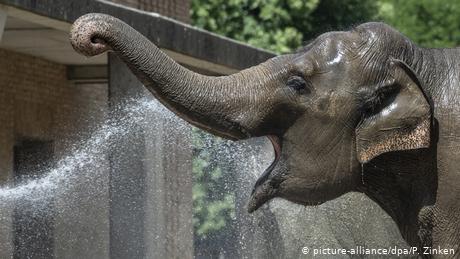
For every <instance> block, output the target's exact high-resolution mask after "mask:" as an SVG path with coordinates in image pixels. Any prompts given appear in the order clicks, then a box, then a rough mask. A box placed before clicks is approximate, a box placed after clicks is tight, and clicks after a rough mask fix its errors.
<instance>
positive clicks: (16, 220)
mask: <svg viewBox="0 0 460 259" xmlns="http://www.w3.org/2000/svg"><path fill="white" fill-rule="evenodd" d="M52 161H53V143H52V142H50V141H38V140H23V141H20V142H18V143H17V144H16V145H15V146H14V180H15V184H16V185H19V184H22V183H26V182H27V181H28V180H31V179H34V178H37V177H40V176H41V175H42V174H43V173H44V172H45V171H46V169H47V168H49V167H50V166H52ZM32 195H37V193H34V194H32ZM53 215H54V213H53V206H52V201H46V202H44V203H42V204H37V203H36V202H35V203H34V202H33V201H30V200H28V199H22V200H17V201H16V204H15V207H14V211H13V243H14V250H13V258H14V259H26V258H27V259H28V258H40V259H47V258H53V222H54V220H53Z"/></svg>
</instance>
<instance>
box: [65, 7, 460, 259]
mask: <svg viewBox="0 0 460 259" xmlns="http://www.w3.org/2000/svg"><path fill="white" fill-rule="evenodd" d="M71 43H72V45H73V47H74V48H75V50H76V51H78V52H80V53H82V54H83V55H86V56H93V55H97V54H100V53H102V52H104V51H106V50H109V49H110V50H113V51H115V52H116V53H118V55H119V56H120V57H121V58H122V59H123V60H124V61H125V62H126V63H127V64H128V66H129V67H130V69H131V70H132V71H133V73H134V74H135V75H136V76H137V77H138V78H139V79H140V80H141V81H142V82H143V84H144V85H145V86H146V87H147V88H148V89H149V90H150V92H151V93H152V94H153V95H154V96H155V97H156V98H158V99H159V100H160V101H161V102H162V103H163V104H164V105H165V106H167V107H168V108H169V109H171V110H172V111H174V112H175V113H176V114H177V115H178V116H180V117H182V118H184V119H185V120H187V121H188V122H190V123H191V124H193V125H195V126H197V127H200V128H202V129H204V130H207V131H209V132H211V133H213V134H215V135H218V136H221V137H225V138H229V139H233V140H239V139H245V138H250V137H257V136H268V137H269V138H270V140H271V141H272V143H273V146H274V149H275V153H276V158H275V161H274V162H273V164H272V165H271V166H270V167H269V168H268V169H267V170H266V171H265V172H264V173H263V175H262V176H261V177H260V179H259V180H258V181H257V183H256V185H255V187H254V190H253V193H252V196H251V199H250V201H249V204H248V206H249V208H248V209H249V211H250V212H252V211H254V210H256V209H258V208H259V207H260V206H262V205H263V204H264V203H266V202H267V201H269V200H270V199H272V198H274V197H281V198H285V199H287V200H290V201H292V202H296V203H300V204H304V205H315V204H320V203H323V202H325V201H328V200H331V199H334V198H336V197H339V196H341V195H342V194H344V193H347V192H351V191H358V192H363V193H365V194H367V195H368V196H369V197H370V198H372V199H373V200H374V201H376V202H377V203H378V204H379V205H380V206H381V207H382V208H383V209H385V210H386V211H387V212H388V213H389V215H390V216H391V217H392V218H393V219H394V220H395V222H396V223H397V224H398V226H399V228H400V231H401V233H402V235H403V236H404V238H405V239H406V240H407V241H408V242H409V244H411V245H412V246H418V247H422V246H433V247H438V246H440V247H441V248H454V249H456V255H450V257H458V256H460V249H459V245H460V202H459V201H460V172H459V165H460V161H459V160H457V159H458V157H459V154H460V148H459V145H460V129H458V127H457V125H460V124H459V123H460V117H459V115H458V114H459V112H460V95H459V94H458V93H459V92H460V84H459V83H460V82H459V71H460V70H459V62H458V61H457V60H458V57H460V52H459V50H457V49H424V48H420V47H417V46H416V45H415V44H413V43H412V42H411V41H410V40H409V39H407V38H406V37H405V36H404V35H402V34H400V33H399V32H397V31H396V30H394V29H392V28H391V27H389V26H387V25H385V24H382V23H365V24H362V25H360V26H357V27H356V28H354V29H353V30H350V31H340V32H329V33H325V34H323V35H321V36H319V37H318V38H317V39H315V40H314V41H313V42H312V43H310V44H308V45H307V46H306V47H304V48H303V49H302V50H300V51H298V52H297V53H294V54H288V55H282V56H278V57H275V58H273V59H270V60H268V61H266V62H264V63H262V64H260V65H258V66H255V67H252V68H249V69H246V70H243V71H241V72H239V73H236V74H233V75H230V76H222V77H208V76H203V75H200V74H197V73H194V72H191V71H189V70H187V69H186V68H184V67H182V66H180V65H178V64H177V63H176V62H174V61H173V60H172V59H170V58H169V57H167V56H166V55H165V54H164V53H162V52H161V51H160V50H159V49H158V48H157V47H156V46H155V45H154V44H152V43H151V42H150V41H148V40H147V39H146V38H145V37H143V36H142V35H140V34H139V33H138V32H137V31H135V30H134V29H132V28H131V27H129V26H128V25H126V24H124V23H123V22H121V21H120V20H118V19H116V18H113V17H111V16H107V15H102V14H88V15H85V16H82V17H81V18H79V19H78V20H77V21H76V22H75V23H74V25H73V27H72V31H71ZM357 209H358V208H357ZM427 257H428V256H427ZM443 258H445V257H443Z"/></svg>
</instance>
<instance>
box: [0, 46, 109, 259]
mask: <svg viewBox="0 0 460 259" xmlns="http://www.w3.org/2000/svg"><path fill="white" fill-rule="evenodd" d="M0 78H1V80H0V125H1V127H0V159H1V161H0V180H1V183H3V184H4V183H6V182H7V181H11V178H12V170H13V146H14V145H15V142H16V141H19V140H21V139H24V138H31V139H38V140H51V141H53V142H54V148H55V150H54V153H55V157H59V156H60V155H61V154H63V152H64V151H65V150H67V143H68V141H71V140H75V139H79V138H80V137H81V134H80V133H81V132H82V131H84V130H85V129H86V127H87V126H88V125H90V122H91V121H93V120H101V119H102V118H103V117H104V116H105V111H107V86H106V85H75V84H72V83H71V82H69V81H68V80H67V77H66V67H65V66H64V65H60V64H56V63H53V62H49V61H47V60H44V59H40V58H36V57H32V56H27V55H23V54H18V53H15V52H11V51H6V50H3V49H0ZM106 175H108V174H106ZM107 180H108V179H107ZM102 181H104V180H103V179H102ZM85 193H87V190H84V189H80V190H76V191H75V192H73V193H72V195H71V197H69V196H65V195H64V196H62V197H59V198H58V199H57V200H56V201H55V208H56V211H57V212H59V213H58V214H57V215H56V217H55V226H54V227H55V231H56V233H55V236H54V238H55V240H54V242H55V249H54V251H55V255H56V257H58V258H75V257H74V256H75V255H80V256H83V257H85V258H104V257H105V256H106V255H107V254H108V243H107V240H108V226H109V225H108V200H107V198H108V196H107V195H108V189H107V188H105V189H104V188H101V189H99V190H97V191H96V192H95V194H96V197H93V198H94V199H91V201H92V203H81V202H78V201H79V199H78V197H79V196H81V195H85ZM69 208H71V209H69ZM11 209H12V206H11V204H1V208H0V258H9V257H10V256H11V254H12V239H11V237H12V234H11ZM82 223H84V225H77V224H82ZM104 236H105V238H104ZM70 237H72V238H70ZM88 237H93V239H89V238H88Z"/></svg>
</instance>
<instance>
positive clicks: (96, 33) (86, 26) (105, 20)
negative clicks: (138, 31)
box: [70, 13, 115, 57]
mask: <svg viewBox="0 0 460 259" xmlns="http://www.w3.org/2000/svg"><path fill="white" fill-rule="evenodd" d="M113 20H115V18H113V17H111V16H109V15H105V14H99V13H89V14H86V15H83V16H81V17H80V18H78V19H77V20H76V21H75V22H74V23H73V24H72V28H71V30H70V43H71V44H72V47H73V48H74V49H75V51H77V52H78V53H80V54H82V55H85V56H87V57H91V56H96V55H99V54H101V53H104V52H105V51H107V50H109V49H110V47H109V45H108V44H107V43H106V39H105V38H104V36H105V35H108V34H109V31H110V30H111V29H112V26H113V25H112V24H113Z"/></svg>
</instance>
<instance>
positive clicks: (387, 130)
mask: <svg viewBox="0 0 460 259" xmlns="http://www.w3.org/2000/svg"><path fill="white" fill-rule="evenodd" d="M389 66H390V71H392V79H391V80H388V81H387V82H385V83H383V84H382V85H380V86H378V87H376V88H375V89H373V90H370V91H369V90H367V91H365V92H362V93H359V95H360V105H361V108H362V109H361V111H362V113H363V117H362V120H361V122H360V124H359V125H358V127H357V128H356V149H357V155H358V160H359V162H360V163H367V162H368V161H370V160H371V159H373V158H374V157H376V156H378V155H381V154H383V153H386V152H391V151H399V150H409V149H418V148H427V147H429V145H430V132H431V124H432V123H431V122H432V108H431V103H430V101H429V100H430V99H429V97H428V96H427V95H426V94H425V93H424V91H423V88H422V87H421V84H420V81H419V80H418V78H417V76H416V75H415V73H414V72H413V71H412V70H411V69H410V68H409V66H407V65H406V64H405V63H404V62H402V61H400V60H395V59H392V60H391V62H390V65H389Z"/></svg>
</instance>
